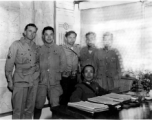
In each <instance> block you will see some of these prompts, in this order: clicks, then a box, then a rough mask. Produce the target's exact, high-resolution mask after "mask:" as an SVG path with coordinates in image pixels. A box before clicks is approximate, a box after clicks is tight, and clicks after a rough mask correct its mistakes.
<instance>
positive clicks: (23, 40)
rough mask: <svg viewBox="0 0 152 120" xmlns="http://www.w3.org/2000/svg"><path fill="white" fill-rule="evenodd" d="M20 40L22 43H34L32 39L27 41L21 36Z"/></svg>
mask: <svg viewBox="0 0 152 120" xmlns="http://www.w3.org/2000/svg"><path fill="white" fill-rule="evenodd" d="M20 41H21V43H22V44H28V45H29V46H31V45H33V44H34V42H33V41H28V40H26V39H25V37H21V39H20Z"/></svg>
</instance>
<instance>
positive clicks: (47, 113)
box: [0, 107, 52, 120]
mask: <svg viewBox="0 0 152 120" xmlns="http://www.w3.org/2000/svg"><path fill="white" fill-rule="evenodd" d="M51 116H52V112H51V111H50V108H49V107H47V108H43V110H42V115H41V118H40V119H46V118H51ZM4 119H7V120H11V119H12V115H9V116H5V117H0V120H4Z"/></svg>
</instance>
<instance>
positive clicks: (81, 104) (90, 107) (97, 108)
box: [68, 101, 108, 112]
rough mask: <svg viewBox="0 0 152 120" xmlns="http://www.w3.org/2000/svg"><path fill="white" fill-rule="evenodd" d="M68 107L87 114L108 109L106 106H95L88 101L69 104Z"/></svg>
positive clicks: (95, 104)
mask: <svg viewBox="0 0 152 120" xmlns="http://www.w3.org/2000/svg"><path fill="white" fill-rule="evenodd" d="M68 106H71V107H75V108H78V109H81V110H84V111H87V112H101V111H104V110H107V109H108V106H107V105H104V104H97V103H92V102H88V101H80V102H73V103H71V102H69V103H68Z"/></svg>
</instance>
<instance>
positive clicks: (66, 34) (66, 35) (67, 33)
mask: <svg viewBox="0 0 152 120" xmlns="http://www.w3.org/2000/svg"><path fill="white" fill-rule="evenodd" d="M72 33H73V34H75V36H76V37H77V33H76V32H74V31H69V32H66V33H65V37H68V36H69V35H71V34H72Z"/></svg>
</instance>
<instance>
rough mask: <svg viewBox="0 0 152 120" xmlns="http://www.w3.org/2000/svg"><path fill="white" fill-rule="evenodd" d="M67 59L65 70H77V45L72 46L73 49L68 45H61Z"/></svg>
mask: <svg viewBox="0 0 152 120" xmlns="http://www.w3.org/2000/svg"><path fill="white" fill-rule="evenodd" d="M62 47H63V49H64V51H65V54H66V59H67V66H66V71H70V72H71V71H77V70H78V58H79V56H80V55H79V53H80V52H79V47H78V46H77V45H74V46H73V49H72V48H70V47H69V46H68V45H63V46H62Z"/></svg>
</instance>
